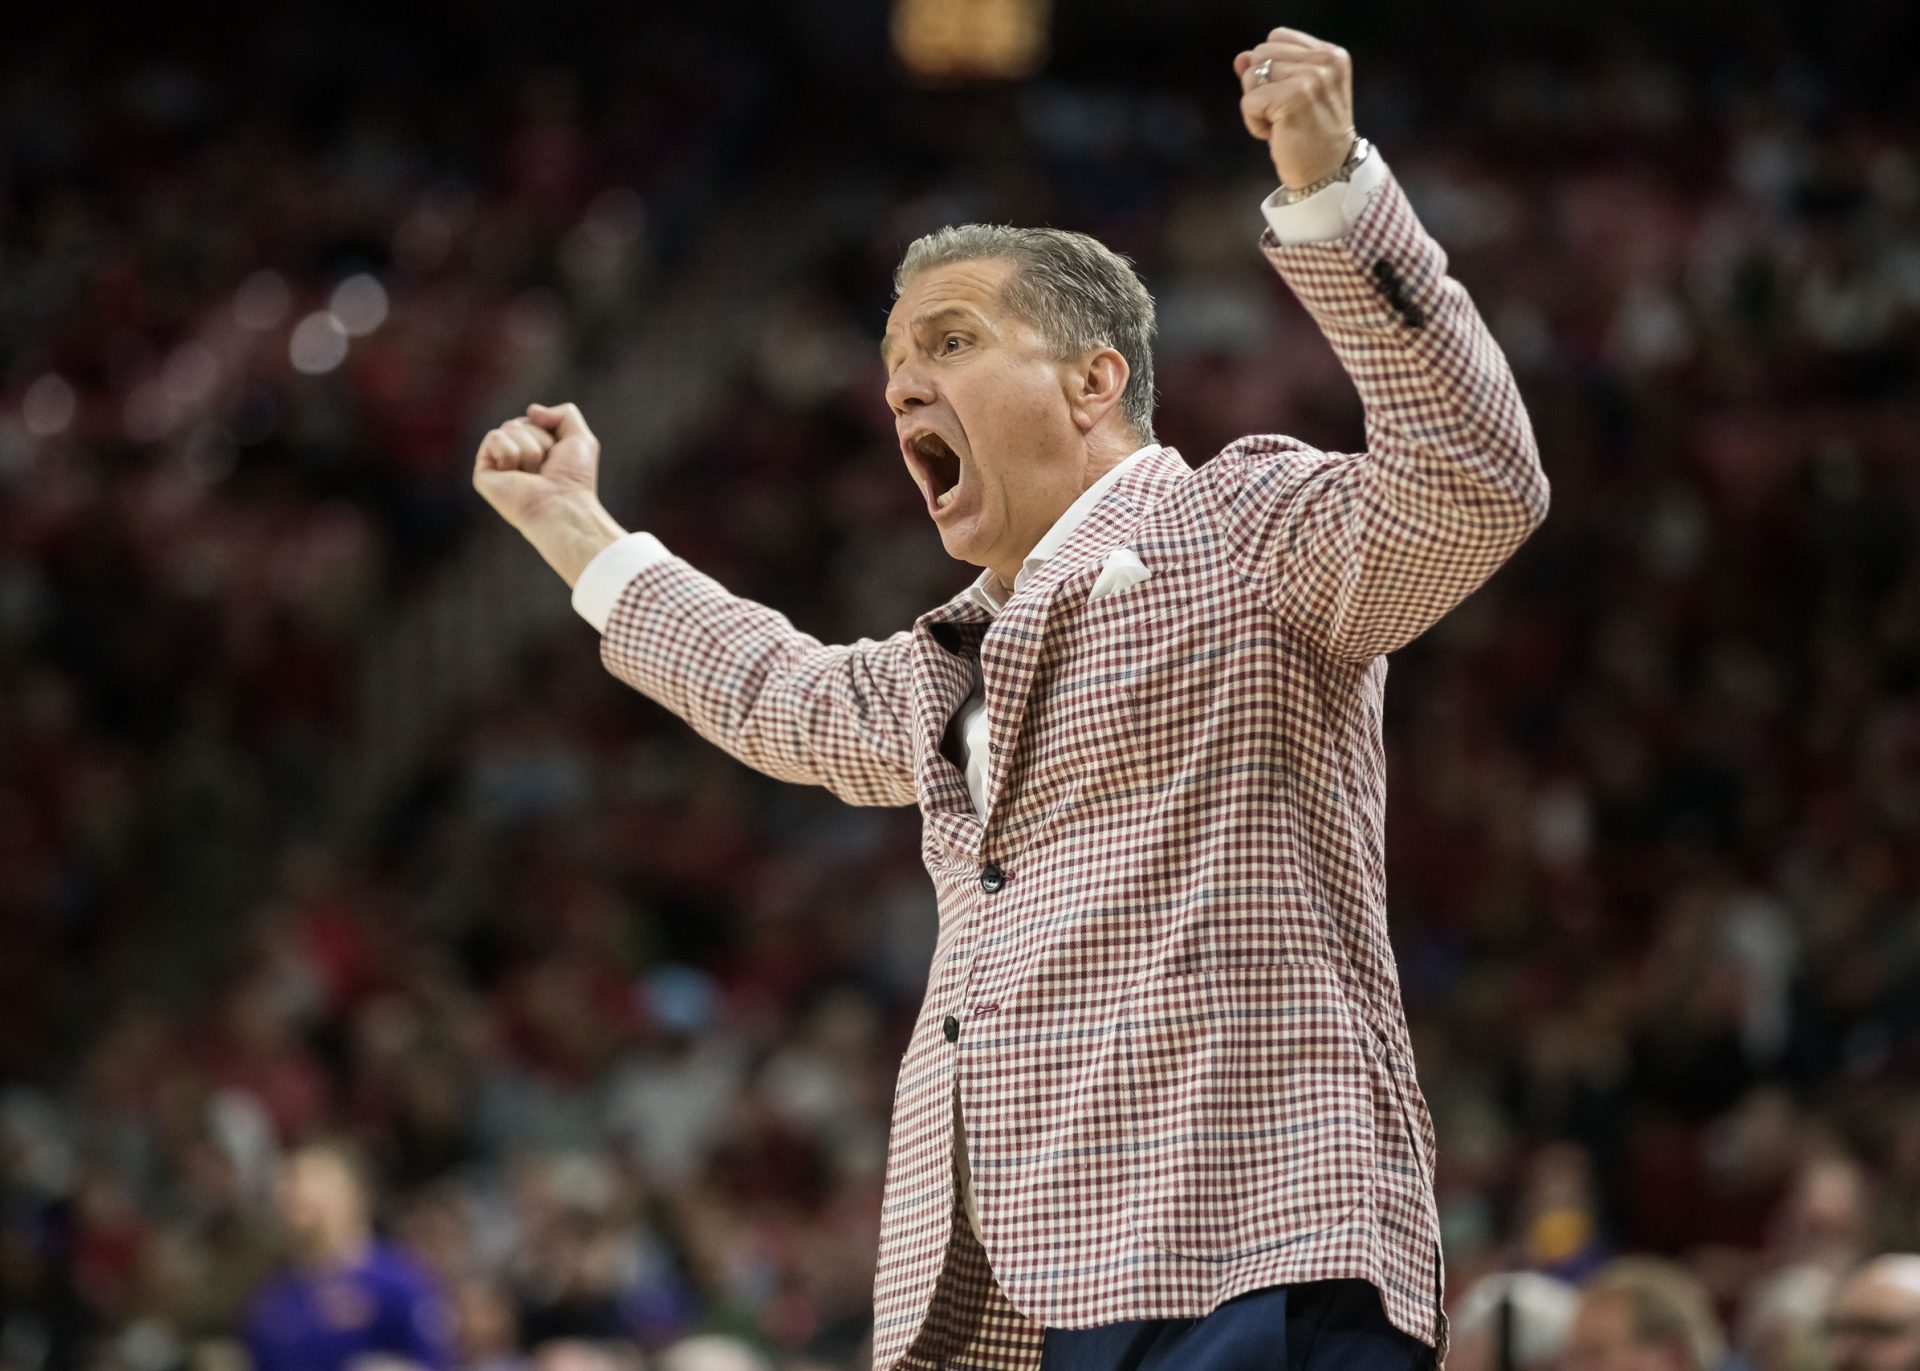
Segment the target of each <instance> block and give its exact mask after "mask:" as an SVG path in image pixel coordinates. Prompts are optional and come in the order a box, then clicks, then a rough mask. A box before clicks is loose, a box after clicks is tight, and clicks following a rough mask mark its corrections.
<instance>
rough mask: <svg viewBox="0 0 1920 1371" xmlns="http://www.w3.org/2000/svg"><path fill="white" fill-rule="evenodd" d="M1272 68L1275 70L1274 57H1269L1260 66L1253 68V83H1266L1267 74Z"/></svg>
mask: <svg viewBox="0 0 1920 1371" xmlns="http://www.w3.org/2000/svg"><path fill="white" fill-rule="evenodd" d="M1272 70H1273V59H1272V58H1271V57H1269V58H1268V59H1267V60H1266V61H1264V62H1262V63H1261V64H1260V65H1259V66H1257V67H1255V68H1254V69H1253V84H1254V85H1256V86H1264V85H1266V84H1267V74H1268V73H1269V72H1271V71H1272Z"/></svg>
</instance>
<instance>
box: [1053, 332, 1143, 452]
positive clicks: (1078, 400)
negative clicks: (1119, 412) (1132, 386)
mask: <svg viewBox="0 0 1920 1371" xmlns="http://www.w3.org/2000/svg"><path fill="white" fill-rule="evenodd" d="M1130 374H1131V370H1130V368H1129V367H1128V366H1127V359H1126V358H1124V357H1122V356H1121V355H1120V354H1119V352H1117V351H1116V350H1114V349H1113V348H1098V349H1096V350H1094V351H1093V352H1091V353H1089V354H1087V356H1086V357H1085V358H1084V359H1083V360H1082V361H1081V362H1080V363H1079V365H1078V366H1076V367H1075V368H1074V369H1073V370H1072V371H1071V372H1070V373H1069V374H1068V378H1067V379H1068V387H1067V407H1068V409H1069V410H1071V411H1072V414H1073V422H1074V427H1076V428H1078V429H1079V430H1080V431H1081V432H1082V433H1091V432H1092V431H1093V430H1094V429H1095V428H1096V427H1098V425H1099V423H1100V421H1101V420H1102V419H1104V418H1106V417H1107V415H1109V414H1111V413H1112V412H1113V411H1114V410H1115V409H1117V408H1118V407H1119V405H1120V397H1121V395H1123V394H1125V393H1126V389H1127V377H1128V376H1129V375H1130Z"/></svg>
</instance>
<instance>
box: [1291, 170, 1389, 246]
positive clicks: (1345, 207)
mask: <svg viewBox="0 0 1920 1371" xmlns="http://www.w3.org/2000/svg"><path fill="white" fill-rule="evenodd" d="M1386 179H1387V164H1386V163H1385V162H1384V161H1383V160H1381V157H1380V150H1379V149H1378V148H1375V149H1374V150H1373V152H1372V154H1371V155H1370V156H1368V158H1367V160H1366V161H1364V162H1362V163H1361V164H1360V165H1359V166H1357V167H1355V168H1354V169H1353V179H1352V180H1350V181H1335V182H1334V183H1333V184H1332V185H1330V186H1326V187H1323V188H1322V189H1320V190H1316V191H1315V192H1314V193H1313V194H1311V195H1309V196H1308V197H1307V198H1306V199H1304V200H1298V201H1295V202H1294V203H1293V204H1291V205H1289V204H1288V203H1287V192H1286V190H1285V189H1284V188H1282V189H1280V190H1276V191H1275V192H1274V193H1273V194H1271V195H1269V196H1268V197H1267V198H1266V199H1265V200H1262V201H1261V202H1260V211H1261V213H1263V214H1265V215H1266V217H1267V226H1268V227H1269V228H1271V229H1272V230H1273V236H1274V237H1275V238H1276V239H1277V240H1278V241H1279V242H1281V243H1282V244H1286V243H1330V242H1332V241H1333V240H1334V239H1335V238H1338V237H1340V235H1342V234H1343V233H1345V232H1346V231H1347V230H1348V229H1350V228H1352V227H1353V225H1354V223H1355V221H1356V220H1358V219H1359V218H1360V214H1361V211H1363V210H1364V209H1366V207H1367V205H1368V204H1369V203H1370V202H1371V201H1372V199H1373V197H1374V194H1375V192H1377V191H1378V190H1379V189H1380V187H1381V185H1382V184H1383V183H1384V182H1385V181H1386Z"/></svg>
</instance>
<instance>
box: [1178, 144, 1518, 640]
mask: <svg viewBox="0 0 1920 1371" xmlns="http://www.w3.org/2000/svg"><path fill="white" fill-rule="evenodd" d="M1260 248H1261V251H1262V252H1264V253H1265V254H1266V256H1267V259H1268V260H1269V261H1270V262H1271V263H1272V264H1273V266H1274V268H1275V269H1276V270H1277V271H1278V272H1279V273H1280V276H1281V278H1282V279H1283V280H1285V281H1286V282H1287V284H1288V285H1289V286H1290V287H1291V288H1292V289H1293V291H1294V293H1295V294H1296V295H1297V296H1299V298H1300V300H1301V302H1302V303H1303V304H1305V305H1306V307H1307V310H1308V312H1309V313H1311V314H1312V316H1313V318H1314V320H1315V322H1316V323H1318V324H1319V326H1320V329H1321V331H1322V332H1323V333H1325V334H1326V336H1327V340H1328V341H1329V342H1330V343H1331V344H1332V345H1333V349H1334V352H1335V354H1336V355H1337V356H1338V357H1339V358H1340V362H1341V365H1342V366H1344V367H1345V368H1346V371H1347V374H1348V375H1349V376H1350V377H1351V378H1352V379H1353V383H1354V386H1355V388H1356V389H1357V390H1358V391H1359V392H1360V399H1361V403H1362V404H1363V405H1364V406H1365V409H1366V426H1367V445H1368V450H1367V451H1366V452H1363V453H1326V452H1321V451H1318V450H1317V449H1315V448H1312V447H1309V446H1308V445H1306V444H1304V443H1301V442H1298V441H1296V440H1294V439H1291V438H1284V437H1278V436H1255V437H1250V438H1243V439H1241V440H1239V441H1238V442H1236V443H1234V444H1232V445H1231V446H1229V447H1228V448H1226V449H1225V450H1224V451H1222V452H1221V453H1220V454H1219V455H1218V456H1217V457H1216V458H1214V460H1213V461H1211V462H1209V463H1207V464H1206V467H1205V468H1203V470H1204V471H1206V472H1207V473H1208V476H1209V481H1210V483H1211V486H1212V505H1213V508H1214V511H1215V515H1216V520H1217V523H1218V526H1219V530H1220V533H1221V536H1222V539H1223V541H1224V543H1225V545H1226V551H1227V554H1228V556H1229V557H1230V558H1231V559H1232V560H1233V562H1234V564H1235V565H1236V566H1237V567H1238V569H1239V571H1240V573H1241V574H1242V575H1243V576H1245V577H1247V578H1248V579H1249V580H1251V581H1253V582H1254V583H1255V584H1256V585H1258V586H1259V587H1260V588H1261V589H1262V590H1263V591H1264V592H1265V593H1266V594H1267V596H1268V598H1269V600H1270V602H1271V603H1272V604H1273V606H1274V608H1275V610H1276V611H1277V612H1278V613H1279V614H1281V615H1282V616H1283V617H1284V618H1286V619H1288V620H1290V621H1291V622H1293V623H1295V624H1296V625H1297V626H1298V627H1300V628H1301V629H1302V630H1303V631H1305V632H1306V633H1308V634H1309V635H1311V636H1312V637H1314V638H1315V639H1317V640H1318V641H1319V642H1320V643H1321V644H1322V645H1323V646H1324V647H1325V648H1326V649H1327V650H1328V651H1329V652H1330V653H1332V654H1333V655H1334V656H1336V657H1340V658H1343V659H1347V660H1352V661H1365V660H1367V659H1370V658H1372V657H1375V656H1378V655H1380V654H1381V653H1385V652H1391V651H1393V650H1394V649H1395V648H1398V647H1400V646H1401V645H1403V644H1405V643H1407V642H1408V641H1410V640H1411V639H1413V638H1415V637H1417V636H1419V634H1421V633H1422V632H1424V631H1425V630H1426V629H1427V628H1428V627H1430V626H1431V625H1432V624H1433V623H1434V622H1435V621H1436V620H1437V619H1439V618H1440V616H1441V615H1443V614H1445V613H1446V612H1447V611H1448V610H1449V609H1451V608H1453V606H1454V605H1456V604H1458V603H1459V602H1460V601H1461V600H1463V599H1465V598H1466V596H1467V595H1469V594H1470V593H1472V591H1473V590H1474V589H1475V588H1476V587H1478V586H1479V585H1480V584H1481V582H1483V581H1485V580H1486V579H1487V577H1488V576H1490V575H1492V574H1493V572H1494V570H1495V569H1496V568H1497V567H1499V565H1500V564H1501V563H1502V562H1503V561H1505V560H1506V559H1507V557H1508V556H1510V555H1511V554H1512V553H1513V551H1514V549H1515V548H1517V547H1519V546H1520V544H1521V543H1522V542H1523V541H1524V540H1525V539H1526V537H1527V535H1528V534H1529V533H1531V532H1532V531H1533V529H1534V528H1535V527H1537V526H1538V525H1539V523H1540V521H1541V520H1542V519H1543V518H1545V517H1546V513H1547V502H1548V486H1547V479H1546V475H1545V473H1544V472H1543V471H1542V470H1541V467H1540V456H1539V451H1538V449H1537V447H1536V445H1535V443H1534V437H1533V425H1532V423H1531V421H1530V420H1529V419H1528V418H1527V411H1526V407H1525V405H1523V404H1522V403H1521V400H1520V392H1519V389H1518V388H1517V387H1516V386H1515V384H1514V379H1513V373H1512V371H1511V370H1510V369H1509V368H1508V366H1507V362H1506V358H1505V356H1504V355H1503V354H1502V353H1501V351H1500V348H1499V345H1498V344H1496V343H1495V342H1494V341H1493V337H1492V335H1491V334H1489V333H1488V331H1487V327H1486V324H1485V323H1484V322H1483V321H1482V320H1481V318H1480V314H1479V311H1478V310H1476V309H1475V308H1474V306H1473V302H1472V301H1471V300H1470V299H1469V298H1468V297H1467V292H1466V289H1465V288H1464V287H1463V286H1461V284H1460V283H1459V282H1458V281H1456V280H1454V279H1453V278H1452V277H1451V276H1449V275H1447V258H1446V254H1445V253H1444V252H1443V251H1442V250H1441V248H1440V245H1439V244H1437V243H1436V242H1434V240H1433V239H1432V238H1431V237H1429V236H1428V235H1427V233H1426V230H1425V229H1423V228H1422V227H1421V225H1420V221H1419V220H1418V218H1416V217H1415V215H1414V212H1413V207H1412V206H1411V205H1409V204H1408V203H1407V199H1406V195H1405V194H1404V192H1402V190H1401V189H1400V185H1399V183H1398V182H1397V181H1396V180H1395V179H1394V178H1393V177H1392V176H1391V175H1389V176H1387V177H1386V178H1385V179H1384V180H1383V181H1382V182H1381V184H1380V186H1379V188H1378V189H1377V191H1376V192H1375V193H1374V195H1373V197H1372V199H1371V200H1370V201H1369V202H1368V203H1367V205H1366V206H1365V208H1364V209H1362V210H1361V211H1360V213H1359V214H1358V216H1357V217H1356V218H1355V220H1354V222H1353V224H1352V226H1351V227H1350V228H1349V229H1348V230H1347V232H1346V233H1345V234H1343V235H1342V236H1340V237H1339V238H1336V239H1332V240H1330V241H1327V242H1316V243H1296V244H1290V245H1283V244H1281V243H1279V242H1277V241H1276V240H1275V238H1274V236H1273V232H1272V230H1271V229H1270V228H1269V229H1266V230H1264V231H1263V232H1262V234H1261V238H1260Z"/></svg>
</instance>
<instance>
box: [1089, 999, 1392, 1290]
mask: <svg viewBox="0 0 1920 1371" xmlns="http://www.w3.org/2000/svg"><path fill="white" fill-rule="evenodd" d="M1121 1040H1122V1047H1123V1052H1124V1060H1125V1061H1126V1063H1127V1070H1128V1073H1129V1078H1130V1079H1129V1089H1128V1095H1129V1101H1128V1129H1129V1135H1128V1140H1127V1141H1128V1155H1129V1157H1130V1174H1129V1177H1128V1195H1127V1217H1128V1222H1129V1223H1130V1224H1131V1225H1132V1226H1133V1229H1134V1232H1135V1233H1136V1234H1137V1235H1138V1236H1139V1238H1140V1240H1141V1241H1142V1242H1144V1243H1146V1244H1148V1245H1149V1246H1152V1247H1157V1248H1160V1249H1162V1250H1164V1251H1167V1252H1172V1253H1175V1254H1177V1255H1180V1256H1185V1257H1196V1258H1201V1259H1205V1260H1214V1261H1228V1260H1232V1259H1234V1258H1238V1257H1242V1256H1246V1255H1248V1254H1250V1253H1254V1252H1260V1251H1263V1250H1266V1249H1268V1248H1273V1247H1279V1246H1282V1245H1284V1244H1286V1243H1291V1242H1297V1241H1299V1240H1300V1239H1302V1238H1305V1237H1307V1236H1309V1235H1311V1234H1314V1233H1318V1232H1320V1231H1321V1230H1323V1229H1326V1228H1330V1227H1332V1226H1333V1225H1334V1224H1337V1223H1339V1222H1340V1221H1341V1220H1342V1219H1343V1218H1345V1217H1346V1216H1347V1215H1348V1214H1349V1213H1351V1212H1352V1211H1353V1209H1354V1208H1355V1206H1357V1205H1358V1204H1359V1203H1360V1202H1361V1200H1362V1199H1364V1198H1365V1197H1366V1196H1367V1194H1368V1191H1369V1187H1370V1185H1371V1183H1372V1181H1371V1177H1372V1172H1373V1164H1374V1141H1373V1132H1374V1111H1373V1101H1372V1082H1371V1073H1370V1072H1369V1070H1368V1067H1367V1063H1366V1060H1365V1057H1364V1055H1363V1054H1364V1049H1363V1048H1362V1047H1361V1046H1360V1044H1359V1042H1358V1040H1357V1039H1356V1037H1355V1035H1354V1027H1353V1024H1352V1022H1351V1020H1350V1019H1349V1018H1348V1013H1347V1009H1346V1003H1345V1000H1344V999H1343V997H1342V993H1341V990H1340V986H1339V982H1338V980H1337V979H1336V978H1335V973H1334V971H1333V968H1332V967H1331V966H1330V965H1328V964H1327V963H1324V962H1317V961H1297V962H1282V963H1276V964H1272V965H1266V966H1226V967H1219V968H1216V969H1211V970H1206V971H1196V972H1191V973H1182V974H1179V975H1169V976H1155V977H1149V978H1147V979H1145V980H1143V981H1142V982H1141V983H1140V984H1139V986H1138V987H1137V988H1136V989H1135V991H1134V994H1133V997H1132V999H1131V1001H1130V1003H1129V1007H1128V1011H1127V1014H1126V1017H1125V1019H1124V1020H1123V1022H1122V1025H1121Z"/></svg>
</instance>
